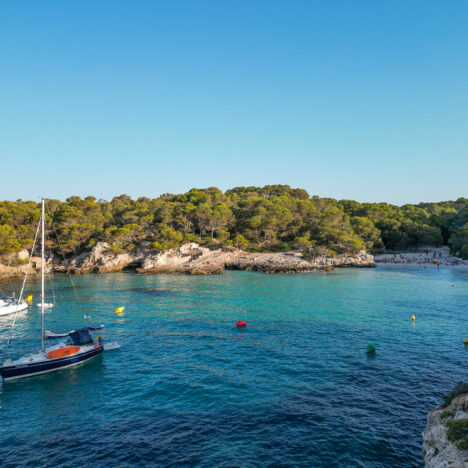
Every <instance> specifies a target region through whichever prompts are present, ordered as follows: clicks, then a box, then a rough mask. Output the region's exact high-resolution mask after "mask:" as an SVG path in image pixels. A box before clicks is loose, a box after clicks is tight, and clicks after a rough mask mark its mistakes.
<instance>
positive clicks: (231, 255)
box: [137, 243, 374, 274]
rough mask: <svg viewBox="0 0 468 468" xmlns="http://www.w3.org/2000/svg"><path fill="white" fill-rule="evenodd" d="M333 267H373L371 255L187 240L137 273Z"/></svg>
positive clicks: (147, 260) (296, 270) (289, 270)
mask: <svg viewBox="0 0 468 468" xmlns="http://www.w3.org/2000/svg"><path fill="white" fill-rule="evenodd" d="M337 266H367V267H369V266H374V261H373V257H372V255H368V254H366V253H365V252H361V253H359V254H358V255H354V256H349V255H341V256H338V257H333V258H331V257H330V258H329V257H317V258H315V259H313V260H312V261H308V260H305V259H304V258H303V257H302V254H301V253H300V252H278V253H249V252H244V251H243V250H240V249H236V248H226V247H218V248H215V249H213V248H207V247H201V246H199V245H198V244H195V243H191V244H186V245H183V246H182V247H179V248H178V249H171V250H167V251H165V252H161V253H158V254H153V255H151V256H149V257H147V258H145V260H144V261H143V262H142V265H141V268H139V269H138V270H137V271H138V272H139V273H189V274H213V273H221V272H222V271H224V270H225V269H228V270H249V271H261V272H264V273H299V272H305V271H314V270H329V269H332V268H333V267H337Z"/></svg>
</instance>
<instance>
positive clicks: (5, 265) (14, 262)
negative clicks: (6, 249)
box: [0, 250, 53, 279]
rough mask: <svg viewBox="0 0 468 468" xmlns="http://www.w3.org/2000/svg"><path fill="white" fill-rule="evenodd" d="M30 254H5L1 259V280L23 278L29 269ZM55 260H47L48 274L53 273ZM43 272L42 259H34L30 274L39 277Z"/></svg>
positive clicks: (46, 269) (24, 252) (24, 251)
mask: <svg viewBox="0 0 468 468" xmlns="http://www.w3.org/2000/svg"><path fill="white" fill-rule="evenodd" d="M28 262H29V252H28V251H27V250H21V251H19V252H18V253H11V254H4V255H2V256H1V257H0V279H4V278H16V277H23V276H24V275H25V273H26V270H27V269H28ZM52 264H53V259H52V257H49V258H47V259H46V262H45V265H44V267H45V268H44V269H45V272H46V273H50V272H51V271H52V268H53V266H52ZM40 272H41V258H40V257H33V258H32V259H31V268H30V269H29V274H30V275H31V276H34V275H38V274H40Z"/></svg>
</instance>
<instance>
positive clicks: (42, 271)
mask: <svg viewBox="0 0 468 468" xmlns="http://www.w3.org/2000/svg"><path fill="white" fill-rule="evenodd" d="M44 212H45V210H44V199H42V216H41V231H42V242H41V244H42V251H41V342H42V351H44V349H45V346H44V239H45V233H44V224H45V223H44V217H45V215H44Z"/></svg>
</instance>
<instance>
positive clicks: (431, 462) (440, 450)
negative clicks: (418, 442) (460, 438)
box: [423, 393, 468, 468]
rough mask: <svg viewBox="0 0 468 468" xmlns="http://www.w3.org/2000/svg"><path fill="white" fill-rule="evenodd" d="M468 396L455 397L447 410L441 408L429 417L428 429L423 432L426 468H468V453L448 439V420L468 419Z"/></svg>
mask: <svg viewBox="0 0 468 468" xmlns="http://www.w3.org/2000/svg"><path fill="white" fill-rule="evenodd" d="M466 410H468V394H466V393H465V394H462V395H459V396H457V397H455V398H454V399H453V400H452V403H451V404H450V405H449V406H448V407H447V408H442V407H441V406H439V407H437V408H436V409H434V410H432V411H431V412H430V413H429V415H428V416H427V427H426V429H425V430H424V432H423V457H424V462H425V466H426V468H468V451H467V450H459V449H458V448H457V447H456V446H455V445H454V444H452V442H450V440H449V439H448V437H447V426H446V421H447V418H444V417H443V416H442V414H443V412H444V411H445V412H446V413H445V414H447V412H449V413H450V416H449V418H453V419H461V418H466V416H467V413H466Z"/></svg>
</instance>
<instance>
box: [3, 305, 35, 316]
mask: <svg viewBox="0 0 468 468" xmlns="http://www.w3.org/2000/svg"><path fill="white" fill-rule="evenodd" d="M27 308H28V304H26V303H23V302H22V303H21V304H8V305H4V306H0V315H8V314H14V313H15V312H20V311H21V310H24V309H27Z"/></svg>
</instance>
